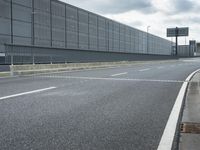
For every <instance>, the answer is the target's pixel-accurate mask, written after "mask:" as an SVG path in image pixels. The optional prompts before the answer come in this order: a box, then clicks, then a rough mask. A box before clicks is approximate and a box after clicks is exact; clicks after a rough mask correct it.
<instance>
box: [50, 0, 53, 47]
mask: <svg viewBox="0 0 200 150" xmlns="http://www.w3.org/2000/svg"><path fill="white" fill-rule="evenodd" d="M51 2H52V0H50V34H51V47H52V27H53V26H52V3H51Z"/></svg>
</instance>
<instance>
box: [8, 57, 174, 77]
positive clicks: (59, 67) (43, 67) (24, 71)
mask: <svg viewBox="0 0 200 150" xmlns="http://www.w3.org/2000/svg"><path fill="white" fill-rule="evenodd" d="M169 61H171V62H173V61H174V60H168V61H166V60H164V61H121V62H95V63H69V64H36V65H13V66H10V70H11V76H20V75H31V74H38V73H52V72H59V71H71V70H84V69H94V68H107V67H117V66H127V65H140V64H148V63H165V62H169Z"/></svg>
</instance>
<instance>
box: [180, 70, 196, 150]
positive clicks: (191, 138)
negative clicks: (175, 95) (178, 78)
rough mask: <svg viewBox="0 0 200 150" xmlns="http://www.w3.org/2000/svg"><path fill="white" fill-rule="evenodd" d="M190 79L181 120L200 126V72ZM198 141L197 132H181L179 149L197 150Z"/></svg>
mask: <svg viewBox="0 0 200 150" xmlns="http://www.w3.org/2000/svg"><path fill="white" fill-rule="evenodd" d="M191 81H192V82H191V83H190V84H189V87H188V92H187V96H186V103H185V107H184V111H183V118H182V122H183V123H186V124H188V123H192V124H194V123H199V127H200V73H197V74H196V75H195V76H194V77H193V79H192V80H191ZM199 130H200V129H199ZM199 132H200V131H199ZM199 141H200V134H199V133H198V134H197V133H181V135H180V147H179V149H180V150H188V149H189V150H199V147H200V142H199Z"/></svg>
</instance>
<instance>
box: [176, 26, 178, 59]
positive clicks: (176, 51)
mask: <svg viewBox="0 0 200 150" xmlns="http://www.w3.org/2000/svg"><path fill="white" fill-rule="evenodd" d="M176 56H178V28H177V27H176Z"/></svg>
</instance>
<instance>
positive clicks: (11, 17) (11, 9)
mask: <svg viewBox="0 0 200 150" xmlns="http://www.w3.org/2000/svg"><path fill="white" fill-rule="evenodd" d="M10 19H11V29H10V30H11V44H13V0H10ZM10 54H11V62H10V63H11V65H13V45H12V46H11V53H10Z"/></svg>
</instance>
